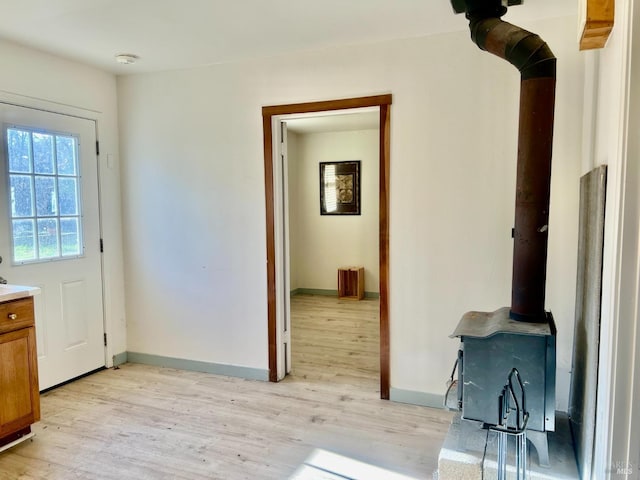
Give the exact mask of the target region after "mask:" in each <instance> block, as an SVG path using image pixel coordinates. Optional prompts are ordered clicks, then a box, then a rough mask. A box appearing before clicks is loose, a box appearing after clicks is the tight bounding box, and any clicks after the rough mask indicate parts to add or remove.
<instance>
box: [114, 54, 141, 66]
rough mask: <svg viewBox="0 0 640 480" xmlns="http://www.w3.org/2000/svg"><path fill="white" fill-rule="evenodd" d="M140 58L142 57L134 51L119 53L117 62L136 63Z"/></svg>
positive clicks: (124, 63) (123, 63)
mask: <svg viewBox="0 0 640 480" xmlns="http://www.w3.org/2000/svg"><path fill="white" fill-rule="evenodd" d="M139 58H140V57H138V56H137V55H134V54H132V53H119V54H118V55H116V62H118V63H121V64H122V65H131V64H132V63H136V61H137V60H138V59H139Z"/></svg>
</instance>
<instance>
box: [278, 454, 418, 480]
mask: <svg viewBox="0 0 640 480" xmlns="http://www.w3.org/2000/svg"><path fill="white" fill-rule="evenodd" d="M289 480H416V479H415V478H413V477H407V476H406V475H401V474H399V473H396V472H392V471H390V470H386V469H384V468H381V467H376V466H375V465H371V464H368V463H364V462H360V461H358V460H354V459H352V458H348V457H345V456H342V455H338V454H337V453H332V452H328V451H326V450H314V451H313V452H312V453H311V455H309V457H308V458H307V459H306V460H305V461H304V465H301V466H300V468H298V469H297V470H296V471H295V473H294V474H293V476H291V477H290V478H289Z"/></svg>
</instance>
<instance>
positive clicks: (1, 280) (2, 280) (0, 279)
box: [0, 277, 7, 285]
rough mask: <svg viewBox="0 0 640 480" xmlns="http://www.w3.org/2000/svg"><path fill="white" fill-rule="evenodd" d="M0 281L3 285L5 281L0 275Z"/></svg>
mask: <svg viewBox="0 0 640 480" xmlns="http://www.w3.org/2000/svg"><path fill="white" fill-rule="evenodd" d="M0 283H1V284H3V285H5V284H6V283H7V281H6V280H5V279H4V278H2V277H0Z"/></svg>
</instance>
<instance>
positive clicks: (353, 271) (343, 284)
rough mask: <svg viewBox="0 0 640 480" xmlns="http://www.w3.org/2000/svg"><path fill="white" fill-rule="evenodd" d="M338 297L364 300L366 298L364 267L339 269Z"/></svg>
mask: <svg viewBox="0 0 640 480" xmlns="http://www.w3.org/2000/svg"><path fill="white" fill-rule="evenodd" d="M338 298H350V299H353V300H362V299H363V298H364V268H363V267H345V268H339V269H338Z"/></svg>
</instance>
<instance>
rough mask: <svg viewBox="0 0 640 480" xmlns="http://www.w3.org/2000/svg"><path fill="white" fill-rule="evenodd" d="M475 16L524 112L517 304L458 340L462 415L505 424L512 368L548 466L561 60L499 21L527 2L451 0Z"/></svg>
mask: <svg viewBox="0 0 640 480" xmlns="http://www.w3.org/2000/svg"><path fill="white" fill-rule="evenodd" d="M451 3H452V6H453V7H454V10H455V11H456V12H457V13H465V14H466V17H467V19H468V20H469V28H470V30H471V38H472V40H473V41H474V42H475V43H476V44H477V45H478V47H480V49H482V50H486V51H488V52H490V53H492V54H494V55H497V56H498V57H500V58H503V59H505V60H507V61H508V62H510V63H511V64H513V65H514V66H515V67H516V68H517V69H518V70H519V71H520V77H521V82H520V116H519V133H518V164H517V174H516V175H517V176H516V205H515V222H514V228H513V230H512V237H513V239H514V246H513V281H512V289H511V307H510V308H509V307H505V308H501V309H499V310H496V311H495V312H468V313H466V314H465V315H464V316H463V317H462V320H461V321H460V323H459V324H458V327H457V328H456V330H455V332H454V333H453V335H452V337H459V338H460V340H461V342H460V345H461V347H460V352H459V360H458V372H459V379H458V398H459V405H460V408H461V409H462V418H463V419H467V420H474V421H477V422H481V423H482V424H483V425H486V426H487V427H491V426H494V427H495V426H501V427H508V426H509V425H503V422H504V421H505V415H504V402H505V394H504V392H505V382H507V377H509V374H510V372H511V371H512V370H513V369H516V371H517V372H518V374H519V377H520V378H521V379H522V382H523V384H522V391H523V400H522V403H523V404H524V398H525V396H526V399H527V401H526V404H527V407H526V410H527V413H528V421H527V422H526V430H527V436H528V438H529V440H531V441H532V443H533V444H534V445H535V446H536V450H537V452H538V458H539V463H540V464H541V465H544V464H545V463H546V464H548V448H547V442H546V432H548V431H553V430H554V427H555V367H556V327H555V323H554V321H553V317H552V315H551V313H550V312H547V311H546V310H545V285H546V268H547V242H548V233H549V224H548V222H549V195H550V186H551V153H552V144H553V114H554V105H555V83H556V58H555V57H554V55H553V53H552V52H551V50H550V49H549V47H548V46H547V44H546V43H545V42H544V41H543V40H542V39H541V38H540V37H539V36H538V35H535V34H533V33H531V32H528V31H526V30H524V29H522V28H520V27H517V26H515V25H511V24H509V23H507V22H504V21H502V20H501V19H500V17H502V16H503V15H504V14H505V13H506V11H507V6H508V5H514V4H520V3H522V1H521V0H451Z"/></svg>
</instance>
